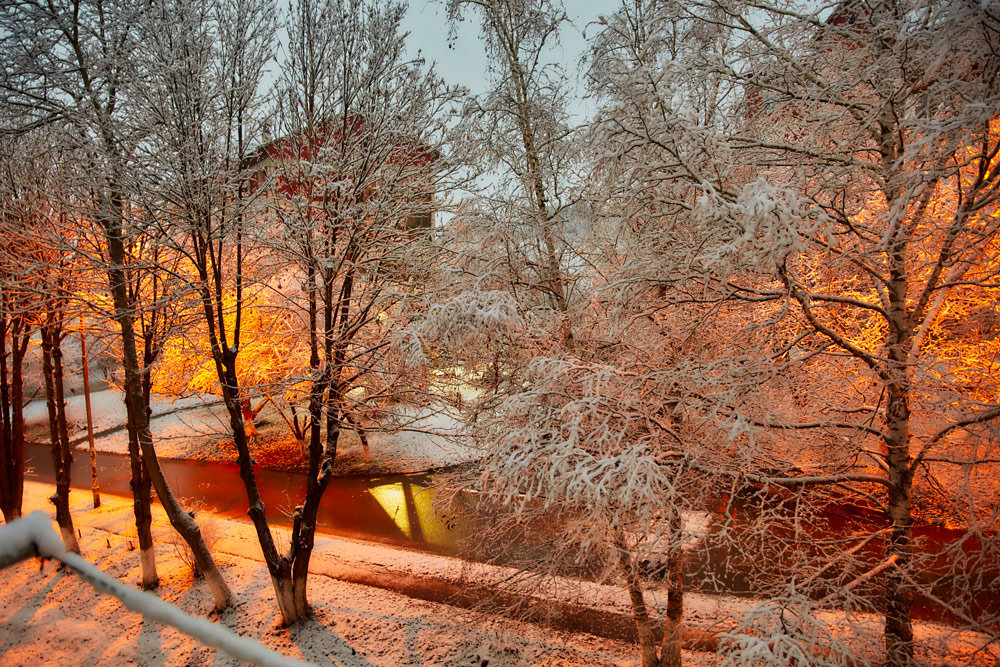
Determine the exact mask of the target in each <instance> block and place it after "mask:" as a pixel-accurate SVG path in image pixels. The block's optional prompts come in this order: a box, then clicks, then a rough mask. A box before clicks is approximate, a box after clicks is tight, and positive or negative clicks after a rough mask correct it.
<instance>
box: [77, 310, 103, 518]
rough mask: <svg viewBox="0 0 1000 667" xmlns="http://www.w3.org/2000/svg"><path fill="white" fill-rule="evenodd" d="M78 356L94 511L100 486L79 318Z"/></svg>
mask: <svg viewBox="0 0 1000 667" xmlns="http://www.w3.org/2000/svg"><path fill="white" fill-rule="evenodd" d="M80 356H81V357H82V358H83V369H82V370H83V404H84V407H85V408H86V411H87V444H88V446H89V449H90V488H91V491H92V492H93V496H94V509H95V510H96V509H97V508H98V507H100V506H101V485H100V484H98V483H97V448H96V447H95V446H94V416H93V412H92V411H91V409H90V368H89V367H88V360H87V336H86V334H85V333H84V332H83V318H80Z"/></svg>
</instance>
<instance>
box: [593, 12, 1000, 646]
mask: <svg viewBox="0 0 1000 667" xmlns="http://www.w3.org/2000/svg"><path fill="white" fill-rule="evenodd" d="M998 28H1000V26H998V23H997V16H996V13H995V11H994V10H993V9H992V8H991V7H990V6H986V5H974V4H970V3H920V2H913V3H882V2H877V3H861V2H842V3H838V4H836V5H835V6H833V7H825V8H815V11H814V10H812V9H805V8H801V7H796V6H792V5H788V4H778V3H775V4H769V3H753V4H752V5H750V4H742V3H735V2H727V1H718V2H716V1H711V2H678V3H635V4H634V5H631V4H630V5H627V6H625V7H624V8H623V10H622V11H621V12H620V13H619V14H618V15H617V16H615V17H612V18H611V19H609V21H608V22H607V28H606V30H605V31H604V32H603V33H602V36H601V38H600V40H599V42H598V44H599V50H598V53H599V54H600V55H601V57H602V58H604V60H603V61H599V62H598V63H597V65H596V67H595V72H596V74H595V77H596V79H597V84H598V89H599V91H600V92H601V93H602V94H603V95H604V96H605V102H606V106H605V108H604V110H603V111H602V115H601V119H600V120H601V127H602V132H603V136H604V142H605V144H606V146H607V149H606V151H607V159H608V160H609V161H611V162H614V163H615V166H614V168H615V169H616V170H617V171H618V173H619V175H620V179H621V181H622V182H623V183H624V184H625V185H624V186H623V188H622V191H623V192H625V193H643V197H644V201H646V202H649V203H651V204H653V205H654V206H655V208H656V209H659V210H660V211H661V212H669V213H670V214H671V217H670V218H669V220H671V221H673V222H668V221H666V220H665V219H663V218H659V219H658V218H657V217H656V216H655V215H649V209H648V208H647V209H646V212H645V213H644V214H643V215H641V216H639V218H638V220H640V222H641V224H642V225H643V226H648V225H657V226H658V227H659V230H660V231H659V232H658V233H659V236H660V238H661V242H660V243H655V244H650V245H651V247H654V248H655V249H656V251H657V254H653V255H649V256H648V257H647V258H646V259H645V262H644V267H642V268H639V269H638V275H644V276H645V277H646V279H647V280H648V283H649V284H650V285H654V284H655V285H661V286H663V288H664V289H676V288H677V286H678V285H683V284H685V283H686V284H687V285H689V286H697V289H695V290H691V289H690V287H689V288H688V289H689V291H694V292H696V295H695V296H697V298H699V299H701V300H703V301H712V300H718V301H722V300H732V299H736V300H742V301H744V302H745V303H746V304H747V306H746V311H745V315H744V318H745V321H746V323H747V324H748V325H752V326H753V327H755V328H756V330H757V331H758V334H761V333H762V332H767V333H768V335H769V336H770V341H771V342H770V343H769V344H767V345H765V346H764V347H763V348H762V349H761V351H760V354H759V357H758V358H757V359H756V360H755V362H754V363H752V364H748V365H747V367H746V369H745V372H744V378H745V381H746V386H747V387H748V391H747V393H746V394H745V395H743V396H742V397H741V400H740V401H739V403H733V404H730V405H727V406H722V404H720V406H722V407H719V411H720V414H723V415H728V416H729V418H731V419H732V420H733V424H734V426H735V425H740V429H737V431H739V430H742V431H743V433H744V435H743V436H741V437H739V438H737V439H736V440H734V442H737V443H739V444H740V446H741V450H742V453H741V455H740V456H737V457H735V458H734V459H733V461H732V471H733V474H741V473H740V471H741V470H742V474H744V475H746V476H749V477H751V478H752V479H755V480H757V482H758V483H770V484H776V485H778V486H781V485H785V486H787V487H801V486H803V485H811V484H816V485H821V486H825V487H827V488H829V489H830V491H829V492H828V493H831V494H832V495H833V498H836V499H838V502H847V503H851V504H856V505H860V506H863V507H868V508H871V509H872V510H873V511H875V512H878V513H879V514H880V515H881V516H882V517H883V521H884V524H883V525H884V529H883V530H884V532H885V539H884V557H883V559H882V560H881V561H879V562H876V563H874V564H870V565H868V566H867V567H866V569H863V570H861V571H857V570H856V571H855V572H854V574H855V575H857V576H851V577H848V578H847V579H846V580H845V582H846V585H844V586H843V587H842V588H841V589H839V593H836V594H834V595H832V596H829V597H828V598H826V602H827V603H834V604H850V603H851V601H852V595H853V594H852V591H853V590H854V588H855V586H857V585H858V583H860V582H863V581H866V580H869V579H877V580H879V581H880V582H881V584H882V585H883V586H884V592H885V597H884V599H885V602H884V607H883V612H884V614H885V651H886V656H887V661H888V662H889V663H890V664H894V665H903V664H910V663H911V661H912V660H913V632H912V626H911V620H910V616H911V608H912V604H913V598H914V594H915V593H916V592H917V591H918V590H919V591H920V592H921V593H922V594H925V595H927V594H931V595H933V594H932V593H930V592H929V589H928V587H927V586H926V585H924V583H923V581H922V580H921V575H920V572H921V571H922V568H923V567H924V565H922V563H926V562H927V561H928V560H930V557H929V556H925V555H924V553H923V549H922V548H921V545H919V544H917V543H916V542H915V540H914V537H913V525H914V521H915V520H917V519H920V518H925V519H930V518H932V517H933V516H934V514H935V512H936V510H935V509H934V508H935V506H936V507H938V508H941V509H942V510H943V514H942V515H941V517H942V519H945V520H947V521H949V522H950V523H952V524H953V525H956V526H962V527H963V528H964V529H966V530H968V531H969V534H970V537H971V536H972V535H973V534H975V540H977V541H979V542H981V543H982V545H983V546H982V549H979V550H976V551H974V552H973V551H964V552H963V551H962V549H961V548H959V547H957V546H953V547H949V548H948V558H950V559H951V562H952V566H951V570H950V572H949V575H950V576H954V578H955V579H954V580H955V581H956V583H957V584H958V585H957V586H956V588H957V589H958V590H957V592H956V594H955V595H954V596H953V597H949V599H947V600H939V602H941V604H943V605H944V607H945V608H946V609H947V610H948V611H949V612H950V613H952V614H954V615H955V616H956V617H957V618H959V619H961V622H962V623H964V624H967V625H968V626H969V627H973V628H976V629H979V630H982V631H986V632H990V630H989V627H990V623H991V621H989V620H988V619H985V618H982V617H981V616H977V615H976V613H975V612H974V611H973V609H974V607H973V606H970V605H969V600H970V599H971V597H972V596H971V595H968V594H969V593H974V592H976V591H975V589H976V588H977V587H979V586H981V585H982V583H981V582H978V580H977V579H976V577H977V576H978V572H979V571H980V570H981V568H982V567H984V566H986V564H988V563H989V562H991V560H993V559H995V557H996V540H995V537H991V535H995V525H996V521H997V516H996V513H995V511H994V509H992V508H990V507H986V506H984V505H982V504H981V502H980V500H979V499H981V498H983V497H992V496H994V495H995V493H996V490H995V488H992V481H991V480H992V478H994V477H995V474H996V465H997V463H996V461H997V453H996V451H995V447H994V445H995V443H996V442H997V438H996V423H997V422H996V420H997V418H998V417H1000V407H998V400H1000V395H998V394H997V392H996V385H995V382H994V381H993V377H992V376H993V373H992V372H991V370H990V366H991V363H992V362H991V359H992V354H990V353H989V352H988V350H990V349H991V348H992V347H993V346H994V344H995V340H996V336H995V333H994V330H995V327H994V322H995V320H996V315H997V314H996V309H995V308H994V307H993V306H992V304H994V303H995V302H996V295H995V291H996V289H997V288H996V284H997V283H996V275H997V268H998V266H1000V265H998V263H997V255H996V249H997V240H998V224H997V219H998V218H997V215H996V211H997V182H996V179H997V178H998V176H997V166H998V164H997V160H998V140H1000V135H998V131H997V130H998V125H997V123H998V121H997V109H998V108H1000V98H998V92H1000V90H998V87H997V71H998V69H997V68H998V66H1000V60H998V58H997V53H998V51H997V45H998V39H1000V32H998ZM678 259H680V260H682V261H680V262H679V261H677V260H678ZM758 340H760V335H758ZM984 350H987V353H986V354H985V355H984V354H983V351H984ZM752 387H756V389H753V390H752V391H751V390H750V389H749V388H752ZM767 468H770V469H771V470H770V471H769V472H767V474H763V473H762V471H766V470H767ZM945 515H946V516H947V518H945ZM878 535H879V534H878V533H876V534H872V533H864V534H860V535H858V536H857V537H856V538H855V539H854V541H852V542H850V543H846V544H845V547H844V548H843V549H842V551H841V554H840V556H836V557H835V558H837V559H838V560H840V561H841V562H842V563H846V562H847V561H849V560H850V559H851V557H852V556H853V555H855V554H856V553H857V552H858V551H859V550H861V549H862V548H863V545H864V544H868V543H869V542H870V541H871V540H872V539H879V538H878ZM963 541H964V540H960V541H959V543H961V542H963ZM830 566H831V563H830V562H829V561H828V562H825V563H820V562H818V563H816V564H814V565H811V566H809V567H810V568H812V569H814V570H815V575H816V576H811V575H810V576H805V577H801V578H797V581H796V583H795V585H796V586H801V587H803V588H805V589H807V588H808V586H809V585H812V584H815V583H816V582H817V579H818V578H819V575H820V574H821V573H822V572H824V571H826V570H827V569H828V568H829V567H830ZM848 571H849V570H848ZM963 586H964V587H965V588H964V589H963ZM963 590H964V591H965V593H964V594H963V592H961V591H963Z"/></svg>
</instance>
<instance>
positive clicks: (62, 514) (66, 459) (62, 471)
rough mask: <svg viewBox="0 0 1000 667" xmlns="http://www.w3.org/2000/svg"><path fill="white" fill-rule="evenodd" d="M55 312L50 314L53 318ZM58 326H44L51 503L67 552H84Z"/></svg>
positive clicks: (49, 316)
mask: <svg viewBox="0 0 1000 667" xmlns="http://www.w3.org/2000/svg"><path fill="white" fill-rule="evenodd" d="M52 316H53V314H52V313H48V314H47V315H46V317H47V318H51V317H52ZM58 326H59V325H58V323H54V322H53V321H52V320H51V319H50V320H49V322H46V323H45V324H44V325H42V328H41V336H42V375H43V377H44V380H45V404H46V407H47V408H48V413H49V438H50V439H51V442H52V465H53V467H54V469H55V477H56V492H55V493H54V494H53V495H52V496H51V497H50V498H49V501H50V502H51V503H52V504H53V505H55V508H56V523H58V524H59V532H60V533H61V534H62V539H63V543H64V544H65V545H66V549H67V550H69V551H73V552H75V553H80V545H79V543H78V542H77V540H76V531H75V530H74V529H73V517H72V516H71V515H70V513H69V485H70V466H71V465H72V464H73V455H72V453H71V452H70V446H69V435H68V428H67V425H66V407H65V401H64V398H63V386H62V385H63V382H62V351H61V350H60V340H59V338H60V335H59V331H58Z"/></svg>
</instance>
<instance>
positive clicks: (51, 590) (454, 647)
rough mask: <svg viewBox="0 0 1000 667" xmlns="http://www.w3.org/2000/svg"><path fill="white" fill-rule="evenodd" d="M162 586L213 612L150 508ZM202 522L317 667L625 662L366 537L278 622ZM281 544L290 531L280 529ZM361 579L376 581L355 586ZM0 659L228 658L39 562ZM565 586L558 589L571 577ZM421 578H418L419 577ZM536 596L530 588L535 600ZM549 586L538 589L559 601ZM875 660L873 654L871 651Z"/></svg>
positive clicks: (261, 575)
mask: <svg viewBox="0 0 1000 667" xmlns="http://www.w3.org/2000/svg"><path fill="white" fill-rule="evenodd" d="M50 493H51V487H48V486H46V485H43V484H39V483H31V482H29V483H28V484H27V485H26V489H25V507H24V509H25V512H30V511H32V510H35V509H46V510H47V509H48V507H49V504H48V502H47V500H46V497H47V496H48V495H49V494H50ZM89 500H90V496H89V492H87V491H81V492H75V491H74V492H73V494H72V496H71V506H72V511H73V516H74V520H75V522H76V525H77V527H78V528H79V530H80V534H81V536H82V539H81V545H82V548H83V555H84V557H85V558H86V559H87V560H89V561H90V562H93V563H96V564H97V565H98V566H99V567H100V568H101V569H102V570H104V571H106V572H108V573H109V574H111V575H112V576H114V577H116V578H118V579H120V580H122V581H125V582H128V583H132V582H135V581H137V579H138V576H139V557H138V552H137V551H135V550H133V549H132V547H134V546H135V538H134V535H135V531H134V526H133V523H132V518H131V503H130V502H129V501H128V500H126V499H124V498H115V497H109V496H106V497H105V498H104V502H103V504H102V507H101V508H100V509H98V510H92V509H90V503H89ZM154 517H155V530H154V533H155V536H156V538H157V543H158V545H160V546H159V547H158V567H159V571H160V575H161V579H162V584H161V588H160V591H159V594H160V595H161V596H162V597H163V598H164V599H166V600H168V601H170V602H172V603H174V604H177V605H178V606H180V607H182V608H183V609H184V610H185V611H187V612H188V613H191V614H194V615H203V614H206V613H208V612H209V610H210V609H211V599H210V596H209V594H208V591H207V590H206V589H205V587H204V585H203V583H202V582H200V581H196V580H193V579H192V577H191V575H190V573H189V571H188V570H187V569H186V566H184V565H183V563H182V561H181V559H179V558H178V555H177V553H176V552H175V551H174V550H173V549H172V548H170V547H169V546H165V545H169V543H170V542H171V539H170V529H169V527H168V526H167V524H166V521H165V517H164V516H163V513H162V511H160V510H159V508H158V507H157V508H155V511H154ZM199 519H200V521H201V523H202V526H203V530H205V532H206V533H207V534H208V535H210V536H214V538H215V539H214V545H213V551H214V552H215V553H216V555H217V558H218V560H219V562H220V565H221V567H222V568H223V572H224V574H225V576H226V578H227V580H228V581H229V582H230V585H231V586H232V587H233V589H234V591H235V593H236V600H237V602H236V606H235V608H233V609H232V610H229V611H226V612H224V613H223V614H222V615H221V617H219V618H217V617H216V615H214V614H211V616H212V617H213V620H218V621H220V622H222V623H224V624H225V625H227V626H228V627H230V628H231V629H233V630H234V631H236V632H238V633H239V634H241V635H244V636H249V637H253V638H255V639H258V640H259V641H261V642H262V643H264V644H265V645H267V646H269V647H271V648H274V649H275V650H278V651H279V652H281V653H283V654H285V655H288V656H292V657H296V658H303V659H306V660H308V661H310V662H315V663H318V664H331V663H336V664H343V665H407V664H414V665H416V664H427V665H431V664H433V665H438V664H444V665H473V666H474V665H479V666H482V665H484V664H485V665H492V666H494V667H496V666H497V665H538V664H542V665H610V664H614V665H629V664H636V661H635V658H636V655H637V651H636V647H635V646H633V645H630V644H626V643H622V642H617V641H613V640H609V639H602V638H598V637H594V636H591V635H586V634H580V633H569V632H560V631H556V630H553V629H551V628H547V627H541V626H536V625H533V624H529V623H524V622H517V621H513V620H510V619H507V618H503V617H498V616H492V615H488V614H484V613H473V612H470V611H468V610H467V609H465V608H460V607H455V606H451V605H447V604H442V603H439V602H428V601H424V600H419V599H413V598H411V597H408V596H406V595H401V594H399V593H396V592H393V591H392V590H386V588H397V587H398V586H399V585H400V582H403V585H402V587H403V588H404V589H405V588H406V586H407V585H409V586H411V587H412V586H413V585H414V584H415V583H416V584H420V583H423V584H424V588H427V587H428V585H432V584H434V583H441V582H445V583H452V584H456V583H457V584H458V585H459V586H466V587H468V586H471V585H472V584H475V585H477V586H487V587H488V586H490V585H491V584H496V583H497V582H500V581H503V580H505V579H508V577H509V576H510V574H511V573H510V572H508V571H505V570H504V569H502V568H485V567H484V568H476V569H470V568H469V567H468V566H467V565H465V564H463V563H462V562H461V561H459V560H456V559H452V558H446V557H441V556H433V555H428V554H419V553H414V552H411V551H406V550H401V549H393V548H389V547H385V546H380V545H373V544H369V543H364V542H356V541H350V540H345V539H340V538H330V537H323V536H320V537H318V539H317V545H316V552H315V555H314V558H313V563H312V567H311V571H312V572H313V576H312V577H311V578H310V599H311V601H312V603H313V604H314V606H315V607H316V616H317V619H316V620H315V621H310V622H308V623H305V624H303V625H301V626H300V627H296V628H295V629H294V630H291V631H289V630H285V629H282V628H280V627H279V624H278V620H279V619H278V616H277V610H276V607H275V605H274V603H273V593H272V589H271V585H270V580H269V578H268V576H267V573H266V570H265V568H264V566H263V563H262V562H261V561H262V558H261V556H260V550H259V547H258V545H257V542H256V539H255V537H254V535H253V530H252V528H251V527H250V526H249V525H248V524H246V523H243V522H237V521H230V520H225V519H221V518H213V517H211V516H207V515H202V516H200V517H199ZM285 539H287V536H285ZM358 581H364V582H369V583H372V584H374V585H358V584H357V583H351V582H358ZM0 582H2V583H0V665H26V664H32V663H46V664H81V665H118V664H141V665H175V664H178V665H180V664H189V665H190V664H208V663H211V664H216V665H228V664H234V663H233V661H232V660H231V659H228V658H227V657H225V656H221V655H215V651H214V650H213V649H207V648H205V647H201V646H199V645H198V644H197V643H196V642H195V641H194V640H191V639H189V638H187V637H185V636H183V635H181V634H179V633H178V632H176V631H174V630H173V629H170V628H161V627H157V626H156V625H155V624H152V623H146V622H143V621H142V619H141V618H140V617H139V616H137V615H136V614H133V613H132V612H128V611H125V610H124V609H122V608H121V606H120V605H119V603H118V602H117V601H115V600H113V599H109V598H107V597H105V596H101V595H98V594H97V593H95V592H93V590H92V589H90V588H89V586H87V585H86V584H83V583H81V582H80V581H78V580H76V579H75V577H72V576H70V575H64V574H62V573H60V572H58V571H57V570H56V569H55V567H54V566H53V565H52V564H51V563H49V564H45V565H42V566H41V567H39V565H38V563H37V562H28V563H22V564H20V565H17V566H14V567H12V568H8V569H6V570H3V571H0ZM567 585H568V584H567ZM418 587H419V586H418ZM537 594H538V593H537V592H536V595H537ZM568 594H570V593H568V591H567V590H564V589H563V587H562V586H561V585H560V584H559V583H558V582H556V584H554V585H553V586H552V587H550V588H549V589H548V590H547V591H542V592H541V595H542V596H546V595H550V596H551V597H552V599H564V598H565V597H566V596H567V595H568ZM571 595H572V596H573V599H575V600H576V601H577V602H578V603H581V604H586V605H588V606H590V607H592V608H593V609H595V610H597V611H599V612H604V613H609V614H618V613H622V612H624V611H625V610H626V608H627V607H626V605H627V599H626V597H625V595H624V592H623V591H622V590H621V589H618V588H616V587H611V586H597V585H593V584H586V585H583V586H582V587H581V586H578V585H577V586H573V591H572V593H571ZM750 604H752V601H747V600H740V599H734V598H724V597H718V596H701V595H690V594H689V595H688V596H686V597H685V622H686V623H687V624H688V626H689V627H690V628H692V629H699V628H700V629H702V630H708V631H714V632H718V631H720V630H722V629H724V628H726V627H731V626H732V624H733V622H734V621H733V619H734V618H735V617H738V616H740V615H741V614H742V613H743V612H744V611H745V610H746V608H747V607H748V606H749V605H750ZM827 616H828V617H829V618H828V619H827V621H828V622H831V623H835V624H845V623H846V624H849V625H850V628H851V630H850V632H851V634H853V636H854V640H853V641H854V642H859V643H862V644H869V645H877V638H878V636H879V635H880V634H881V629H880V623H879V619H877V618H875V617H852V618H850V619H844V618H838V616H837V615H836V614H828V615H827ZM915 629H916V635H917V640H918V655H920V656H922V657H923V658H924V660H925V662H924V664H982V665H994V664H996V661H997V659H998V658H1000V653H998V651H997V649H996V647H993V648H992V649H988V650H987V651H985V652H982V653H979V654H978V656H976V658H975V659H971V658H969V655H970V653H971V652H972V651H974V650H975V648H976V647H977V642H980V641H981V637H978V636H976V635H973V634H971V633H956V632H954V631H952V630H950V629H948V628H945V627H942V626H937V625H933V624H923V623H922V624H917V626H916V628H915ZM871 657H873V658H875V657H876V656H875V655H872V656H871ZM685 660H686V661H687V664H693V665H699V664H715V662H716V658H715V656H714V655H712V654H709V653H700V652H686V653H685Z"/></svg>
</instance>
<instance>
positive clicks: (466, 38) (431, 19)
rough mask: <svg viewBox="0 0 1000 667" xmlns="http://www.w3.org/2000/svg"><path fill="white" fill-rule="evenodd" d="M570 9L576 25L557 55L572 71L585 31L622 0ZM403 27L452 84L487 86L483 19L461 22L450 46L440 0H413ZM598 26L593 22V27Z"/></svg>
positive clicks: (574, 0) (575, 3) (584, 1)
mask: <svg viewBox="0 0 1000 667" xmlns="http://www.w3.org/2000/svg"><path fill="white" fill-rule="evenodd" d="M565 4H566V13H567V15H568V16H569V18H570V20H571V21H572V25H571V26H569V25H567V26H565V27H564V29H563V31H562V34H561V35H560V46H559V49H558V51H556V52H555V53H553V58H554V59H556V60H558V61H559V62H560V64H562V65H563V66H565V67H566V69H567V71H569V72H572V71H573V70H574V69H575V67H576V64H577V62H578V61H579V59H580V57H581V56H582V55H584V51H585V49H586V44H585V42H584V39H583V31H584V30H585V29H586V28H587V24H588V23H590V22H592V21H594V20H595V19H597V17H598V16H599V15H602V14H610V13H612V12H613V11H614V10H615V9H616V8H617V7H618V6H619V5H620V4H621V0H567V1H566V3H565ZM403 29H404V30H406V31H408V32H409V33H410V36H409V37H408V38H407V48H408V49H409V50H410V52H411V54H412V55H416V53H417V51H418V50H419V51H420V52H421V53H422V55H423V56H424V58H426V59H427V60H428V61H435V62H436V63H437V66H436V69H437V71H438V73H439V74H440V75H441V76H443V77H444V78H445V80H446V81H448V82H449V83H452V84H458V85H462V86H466V87H467V88H469V90H470V91H472V92H473V93H481V92H483V91H484V90H485V86H486V79H485V72H486V55H485V53H484V52H483V45H482V39H481V37H480V34H479V23H478V21H476V20H474V17H473V16H471V12H470V16H469V17H467V18H466V20H465V21H464V22H463V23H462V24H461V25H460V26H459V29H458V32H457V39H456V41H455V44H454V47H453V48H451V49H449V48H448V20H447V16H446V11H445V7H444V3H443V2H442V1H440V0H410V2H409V9H408V10H407V12H406V18H405V19H404V21H403ZM594 30H595V27H594V26H591V28H590V31H591V32H592V31H594Z"/></svg>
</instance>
